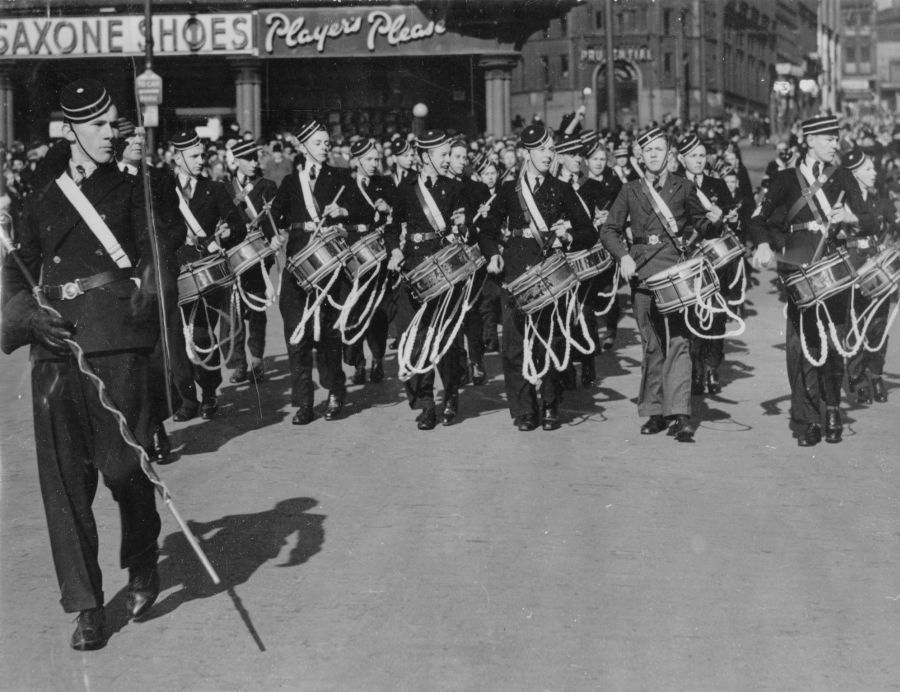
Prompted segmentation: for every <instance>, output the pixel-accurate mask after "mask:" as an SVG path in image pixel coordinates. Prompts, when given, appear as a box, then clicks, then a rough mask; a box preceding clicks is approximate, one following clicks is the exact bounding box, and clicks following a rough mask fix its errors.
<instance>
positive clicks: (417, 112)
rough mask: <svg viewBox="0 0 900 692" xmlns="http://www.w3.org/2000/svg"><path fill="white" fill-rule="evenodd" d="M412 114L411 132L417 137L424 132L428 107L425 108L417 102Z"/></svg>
mask: <svg viewBox="0 0 900 692" xmlns="http://www.w3.org/2000/svg"><path fill="white" fill-rule="evenodd" d="M412 114H413V122H412V131H413V134H414V135H415V136H416V137H418V136H419V135H421V134H422V132H423V131H424V130H425V118H427V117H428V106H426V105H425V104H424V103H422V102H419V103H417V104H416V105H415V106H413V107H412Z"/></svg>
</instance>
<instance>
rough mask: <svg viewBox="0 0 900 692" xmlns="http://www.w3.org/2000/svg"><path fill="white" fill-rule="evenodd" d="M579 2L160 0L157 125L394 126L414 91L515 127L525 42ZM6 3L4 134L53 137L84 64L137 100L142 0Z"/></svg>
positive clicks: (436, 109) (0, 78)
mask: <svg viewBox="0 0 900 692" xmlns="http://www.w3.org/2000/svg"><path fill="white" fill-rule="evenodd" d="M576 1H577V0H528V1H527V2H524V3H523V2H519V1H518V0H499V1H498V2H492V3H484V4H479V5H478V6H472V4H471V3H468V2H466V0H421V1H419V2H403V1H402V0H398V1H395V2H393V3H381V2H372V1H369V2H366V1H363V0H356V1H351V2H340V3H335V2H330V1H327V0H304V1H301V2H296V1H295V2H262V1H260V0H256V1H250V2H238V1H237V0H217V1H216V2H209V3H201V2H160V1H159V0H154V2H153V3H152V7H153V16H152V20H151V25H152V34H153V40H154V44H153V52H154V59H153V70H154V72H155V73H157V74H158V75H160V76H161V77H162V81H163V89H162V100H161V104H160V105H159V107H158V113H159V133H160V136H162V137H166V136H168V135H170V134H171V133H172V132H174V131H175V130H176V129H178V128H180V127H183V126H185V125H202V124H206V123H207V122H208V121H209V119H210V118H219V119H222V120H226V121H227V120H233V121H236V122H237V123H238V125H239V127H240V128H241V129H242V130H249V131H250V132H252V133H253V134H254V135H256V136H259V135H262V134H264V133H268V132H272V131H275V130H278V129H283V128H290V127H292V126H295V125H296V124H297V123H299V122H301V121H303V120H305V119H307V118H309V117H318V118H321V119H322V120H323V121H324V122H325V123H327V125H328V127H329V129H330V130H331V132H332V133H333V134H335V135H344V136H346V135H352V134H362V135H373V136H374V135H377V136H385V135H389V134H390V133H392V132H394V131H409V130H410V129H411V128H412V127H413V125H414V122H413V116H412V107H413V106H414V105H415V104H418V103H424V104H425V105H426V106H428V109H429V115H428V117H427V120H426V123H427V125H428V126H429V127H444V128H453V129H455V130H458V131H463V132H476V131H481V130H484V129H488V130H494V131H506V130H508V129H509V127H510V125H509V123H510V120H511V110H510V104H511V98H510V84H511V75H512V70H513V68H514V66H515V65H516V64H517V62H518V60H519V56H520V49H521V45H522V43H523V42H524V40H525V39H526V38H527V36H529V35H531V34H532V33H534V32H535V30H540V29H541V28H542V27H544V26H546V25H547V23H548V21H550V20H551V19H553V18H557V17H560V16H563V15H565V13H566V12H568V11H569V9H570V8H571V7H572V6H573V5H574V4H575V2H576ZM0 5H2V10H0V17H2V19H0V109H2V112H0V141H10V140H11V139H13V138H17V139H20V140H24V139H30V138H34V137H46V136H47V133H48V131H51V130H52V127H51V125H52V123H54V122H58V121H59V119H60V117H61V114H60V113H59V111H58V95H59V91H60V88H61V86H62V85H63V84H65V83H67V82H69V81H70V80H72V79H73V78H75V77H78V76H85V75H91V76H96V77H98V78H100V79H102V80H103V81H104V82H105V83H106V84H107V86H108V88H109V89H110V92H111V93H112V95H113V97H114V99H115V101H116V103H117V104H119V105H120V108H121V109H122V110H124V111H125V112H126V113H132V114H133V113H134V112H135V111H136V110H137V107H136V105H135V98H134V93H135V90H134V83H135V77H136V75H138V74H140V73H141V72H143V71H144V50H145V46H144V35H145V30H144V16H143V14H142V12H143V5H144V3H143V2H133V3H130V4H128V5H126V6H124V9H123V6H122V5H121V4H120V5H115V6H113V4H112V3H110V2H109V1H108V0H59V1H58V2H53V3H47V2H44V1H43V0H31V1H17V2H10V1H9V0H4V1H3V2H0ZM123 106H124V107H123ZM422 124H423V123H419V125H422Z"/></svg>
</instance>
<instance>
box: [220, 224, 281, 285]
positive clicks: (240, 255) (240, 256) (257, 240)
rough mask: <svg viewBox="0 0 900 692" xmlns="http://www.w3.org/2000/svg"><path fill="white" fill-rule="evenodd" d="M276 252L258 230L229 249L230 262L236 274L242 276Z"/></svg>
mask: <svg viewBox="0 0 900 692" xmlns="http://www.w3.org/2000/svg"><path fill="white" fill-rule="evenodd" d="M274 254H275V251H274V250H273V249H272V248H271V247H270V246H269V243H268V241H267V240H266V238H265V236H264V235H263V234H262V233H261V232H259V231H256V232H255V233H250V234H248V235H247V237H246V238H245V239H244V241H243V242H241V243H239V244H237V245H235V246H234V247H233V248H231V249H230V250H228V264H229V266H230V267H231V271H232V272H233V273H234V275H235V276H240V275H241V274H243V273H244V272H246V271H247V270H248V269H251V268H252V267H255V266H256V265H257V264H259V263H260V262H263V261H264V260H265V259H266V258H267V257H270V256H271V255H274Z"/></svg>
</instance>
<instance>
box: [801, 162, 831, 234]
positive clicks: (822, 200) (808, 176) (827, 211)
mask: <svg viewBox="0 0 900 692" xmlns="http://www.w3.org/2000/svg"><path fill="white" fill-rule="evenodd" d="M822 168H825V166H824V165H823V166H822ZM797 169H798V170H799V171H800V173H801V174H802V175H803V179H804V180H805V181H806V184H807V185H812V184H813V183H815V182H816V178H815V176H814V175H813V172H812V168H811V167H810V166H807V165H806V161H804V162H803V163H801V164H800V165H799V166H797ZM822 177H823V178H824V177H825V176H824V175H823V176H822ZM816 201H817V202H818V203H819V207H820V208H821V209H822V213H823V215H824V216H825V219H826V220H827V219H828V217H830V216H831V204H830V203H829V202H828V198H827V197H826V196H825V191H824V190H823V189H822V188H821V187H820V188H819V189H818V190H816Z"/></svg>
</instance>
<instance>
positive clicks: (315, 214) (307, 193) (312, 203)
mask: <svg viewBox="0 0 900 692" xmlns="http://www.w3.org/2000/svg"><path fill="white" fill-rule="evenodd" d="M319 175H321V173H320V174H319ZM297 177H298V178H299V179H300V192H302V193H303V204H305V205H306V213H307V214H309V218H310V219H311V220H312V221H314V222H315V223H319V220H320V219H319V216H320V214H319V203H318V202H317V201H316V197H315V195H313V189H312V184H311V182H310V180H309V173H307V172H306V171H305V170H304V169H302V168H301V169H300V170H299V171H297Z"/></svg>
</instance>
